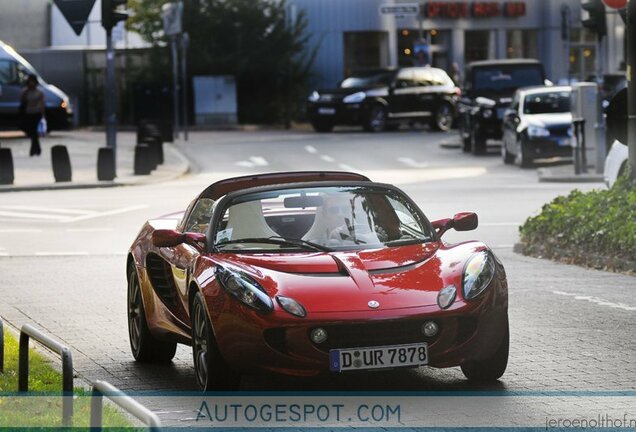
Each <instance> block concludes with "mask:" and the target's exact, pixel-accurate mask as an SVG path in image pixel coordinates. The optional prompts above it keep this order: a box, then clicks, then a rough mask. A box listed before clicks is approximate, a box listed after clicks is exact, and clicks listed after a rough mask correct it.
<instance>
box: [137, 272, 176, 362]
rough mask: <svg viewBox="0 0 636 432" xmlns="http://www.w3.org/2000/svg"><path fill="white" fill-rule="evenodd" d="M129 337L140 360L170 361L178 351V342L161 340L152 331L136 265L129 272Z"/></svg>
mask: <svg viewBox="0 0 636 432" xmlns="http://www.w3.org/2000/svg"><path fill="white" fill-rule="evenodd" d="M128 337H129V339H130V349H131V351H132V354H133V357H135V360H137V361H139V362H145V363H170V361H171V360H172V359H173V358H174V354H175V352H176V351H177V344H176V343H174V342H165V341H160V340H158V339H156V338H155V337H154V336H153V335H152V333H150V329H149V328H148V323H147V322H146V312H145V309H144V302H143V299H142V298H141V286H140V285H139V277H138V276H137V271H136V270H135V268H134V267H132V268H131V269H130V271H129V274H128Z"/></svg>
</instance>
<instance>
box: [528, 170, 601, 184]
mask: <svg viewBox="0 0 636 432" xmlns="http://www.w3.org/2000/svg"><path fill="white" fill-rule="evenodd" d="M537 176H538V177H539V183H603V182H605V178H604V177H603V174H596V173H594V174H592V173H585V174H578V175H576V174H573V173H571V174H556V173H553V172H552V170H550V169H546V168H539V169H538V170H537Z"/></svg>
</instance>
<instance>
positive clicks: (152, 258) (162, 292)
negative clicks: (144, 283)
mask: <svg viewBox="0 0 636 432" xmlns="http://www.w3.org/2000/svg"><path fill="white" fill-rule="evenodd" d="M146 271H147V272H148V276H149V277H150V282H151V283H152V287H153V288H154V289H155V292H156V293H157V295H158V296H159V297H160V298H161V300H163V302H164V303H165V304H167V305H174V304H175V302H176V287H175V285H174V279H172V271H171V270H170V264H168V263H167V262H166V260H164V259H163V258H161V257H160V256H159V255H157V254H153V253H151V254H148V256H147V257H146Z"/></svg>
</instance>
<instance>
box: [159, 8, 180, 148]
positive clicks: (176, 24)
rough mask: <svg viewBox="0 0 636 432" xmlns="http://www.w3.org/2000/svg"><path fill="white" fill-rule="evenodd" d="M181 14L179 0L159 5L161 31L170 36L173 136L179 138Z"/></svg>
mask: <svg viewBox="0 0 636 432" xmlns="http://www.w3.org/2000/svg"><path fill="white" fill-rule="evenodd" d="M182 16H183V2H181V1H178V2H172V3H164V5H163V6H161V18H162V20H163V32H164V33H165V35H166V36H168V37H169V38H170V51H171V52H172V103H173V110H172V111H173V114H174V117H173V121H174V137H175V138H179V63H178V61H179V57H178V53H177V41H178V39H179V35H180V34H181V32H182V22H181V20H182ZM184 91H185V90H184Z"/></svg>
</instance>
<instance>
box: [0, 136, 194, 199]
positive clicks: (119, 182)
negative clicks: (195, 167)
mask: <svg viewBox="0 0 636 432" xmlns="http://www.w3.org/2000/svg"><path fill="white" fill-rule="evenodd" d="M40 142H41V146H42V154H41V155H40V156H33V157H30V156H29V148H30V141H29V139H27V138H26V137H23V136H22V134H21V133H20V132H0V145H1V147H2V148H10V149H11V153H12V155H13V169H14V175H15V180H14V182H13V185H0V192H17V191H33V190H45V189H80V188H103V187H116V186H125V185H139V184H148V183H159V182H165V181H169V180H173V179H175V178H178V177H181V176H182V175H184V174H186V173H187V172H188V171H189V169H190V164H189V162H188V160H187V158H186V157H185V156H184V155H183V154H182V153H181V152H180V151H179V150H178V148H177V146H175V145H174V144H171V143H164V145H163V151H164V163H163V164H162V165H159V166H158V167H157V169H156V170H154V171H152V173H151V174H150V175H140V176H136V175H134V174H133V163H134V147H135V144H136V134H135V132H119V133H118V134H117V177H116V178H115V180H113V181H98V180H97V151H98V149H99V148H100V147H103V146H104V145H105V142H106V137H105V134H104V133H103V132H91V131H86V130H74V131H54V132H53V133H51V134H50V135H49V136H47V137H45V138H43V139H41V140H40ZM57 144H63V145H65V146H66V148H67V149H68V153H69V157H70V159H71V170H72V181H71V182H61V183H56V182H55V178H54V176H53V167H52V164H51V147H53V146H54V145H57Z"/></svg>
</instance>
